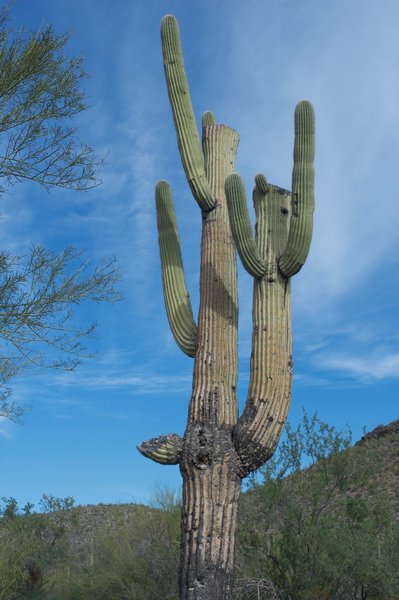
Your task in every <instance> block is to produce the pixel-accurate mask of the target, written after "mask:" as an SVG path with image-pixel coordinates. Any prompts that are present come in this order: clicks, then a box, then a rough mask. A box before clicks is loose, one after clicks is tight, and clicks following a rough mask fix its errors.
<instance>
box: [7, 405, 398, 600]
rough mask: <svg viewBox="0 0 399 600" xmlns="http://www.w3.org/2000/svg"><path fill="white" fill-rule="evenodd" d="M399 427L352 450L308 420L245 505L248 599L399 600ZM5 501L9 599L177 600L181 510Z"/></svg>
mask: <svg viewBox="0 0 399 600" xmlns="http://www.w3.org/2000/svg"><path fill="white" fill-rule="evenodd" d="M398 482H399V422H395V423H393V424H391V425H390V426H387V427H385V428H377V429H376V430H374V432H372V433H371V434H367V436H365V438H364V439H363V440H362V441H361V443H358V444H356V445H355V446H351V438H350V434H349V433H339V432H337V431H336V430H335V429H334V428H333V427H329V426H328V425H326V424H325V423H322V422H320V421H319V420H318V419H317V417H313V418H309V417H307V416H306V415H305V416H304V419H303V421H302V423H301V424H300V426H299V427H298V429H296V430H292V429H290V428H288V429H287V432H286V437H285V441H283V442H282V443H281V444H280V447H279V450H278V452H277V455H276V456H275V458H274V460H272V461H270V462H269V463H267V465H266V466H265V467H264V468H263V469H262V470H261V472H260V475H258V477H257V478H255V477H253V478H252V479H251V480H250V481H248V482H247V488H248V489H247V491H246V493H244V494H243V496H242V500H241V505H240V525H239V532H238V555H237V561H236V562H237V565H236V599H237V600H266V599H268V600H269V599H273V598H275V599H276V600H277V599H279V600H324V599H326V600H327V599H333V600H365V599H366V598H367V599H371V598H374V599H381V600H382V599H386V600H388V599H389V600H394V599H395V598H396V599H399V506H398V491H399V489H398V488H399V484H398ZM33 508H34V507H33V505H31V504H28V505H26V506H25V507H23V508H21V509H19V507H18V505H17V502H16V501H15V500H14V499H13V498H3V499H2V510H1V514H2V518H1V519H0V600H24V599H26V600H28V599H43V600H78V599H82V600H154V599H157V600H177V599H178V595H177V582H176V574H177V570H178V553H179V537H180V535H179V533H180V532H179V529H180V502H179V499H178V498H177V497H176V495H175V494H174V493H172V492H169V491H165V490H164V491H161V492H160V493H158V494H157V497H156V498H155V499H154V505H153V507H147V506H142V505H134V504H133V505H98V506H86V507H83V506H79V507H74V503H73V499H72V498H64V499H59V498H54V497H53V496H46V495H45V496H43V498H42V500H41V502H40V510H41V512H40V513H33V512H32V511H33Z"/></svg>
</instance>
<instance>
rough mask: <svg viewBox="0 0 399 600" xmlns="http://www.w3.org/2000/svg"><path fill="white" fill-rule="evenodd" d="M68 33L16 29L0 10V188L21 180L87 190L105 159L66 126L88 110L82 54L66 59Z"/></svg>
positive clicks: (43, 185) (49, 186)
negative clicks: (99, 156)
mask: <svg viewBox="0 0 399 600" xmlns="http://www.w3.org/2000/svg"><path fill="white" fill-rule="evenodd" d="M68 39H69V35H68V34H64V35H57V34H56V33H55V32H54V30H53V29H52V28H51V27H47V28H45V29H44V30H43V31H38V32H35V33H32V32H28V31H26V30H24V29H22V28H21V29H14V28H13V27H12V25H11V24H10V19H9V7H5V8H4V7H3V8H2V9H1V10H0V179H1V185H0V191H4V190H5V189H7V188H9V187H10V186H12V185H14V184H15V183H18V182H20V181H35V182H36V183H38V184H39V185H41V186H42V187H44V188H45V189H50V188H52V187H54V186H58V187H63V188H70V189H88V188H89V187H92V186H93V185H95V184H96V183H97V179H96V168H97V167H98V166H99V164H101V161H100V160H99V159H98V158H97V157H96V156H95V154H94V152H93V150H92V148H91V147H90V146H88V145H85V144H82V143H81V142H80V141H79V140H78V138H77V134H76V129H75V128H72V127H69V126H67V125H66V124H67V123H68V122H69V121H70V119H71V118H72V117H75V116H76V115H78V114H79V113H80V112H82V111H84V110H85V109H86V108H87V105H86V103H85V101H84V92H83V89H82V81H83V80H84V78H85V77H86V75H85V73H84V71H83V70H82V58H81V57H77V58H73V59H69V58H67V56H66V54H65V47H66V45H67V43H68Z"/></svg>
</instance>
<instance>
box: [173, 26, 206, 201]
mask: <svg viewBox="0 0 399 600" xmlns="http://www.w3.org/2000/svg"><path fill="white" fill-rule="evenodd" d="M161 39H162V50H163V59H164V68H165V77H166V83H167V87H168V93H169V100H170V104H171V107H172V113H173V119H174V122H175V127H176V133H177V139H178V144H179V151H180V156H181V159H182V164H183V168H184V171H185V173H186V177H187V181H188V183H189V185H190V188H191V191H192V193H193V196H194V198H195V199H196V201H197V202H198V204H199V205H200V207H201V208H202V210H204V211H210V210H212V209H213V208H214V207H215V198H214V196H213V194H212V191H211V188H210V187H209V183H208V180H207V178H206V175H205V169H204V159H203V155H202V152H201V146H200V142H199V137H198V131H197V126H196V123H195V116H194V112H193V107H192V103H191V96H190V90H189V87H188V83H187V77H186V71H185V68H184V62H183V54H182V50H181V45H180V35H179V27H178V25H177V21H176V19H175V18H174V17H173V16H172V15H166V17H164V18H163V19H162V23H161Z"/></svg>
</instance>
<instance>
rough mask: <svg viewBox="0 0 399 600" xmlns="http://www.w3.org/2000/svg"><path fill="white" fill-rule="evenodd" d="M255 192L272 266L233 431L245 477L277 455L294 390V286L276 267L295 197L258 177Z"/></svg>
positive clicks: (258, 297) (256, 314)
mask: <svg viewBox="0 0 399 600" xmlns="http://www.w3.org/2000/svg"><path fill="white" fill-rule="evenodd" d="M256 183H257V185H256V188H255V193H254V204H255V212H256V222H257V228H256V244H257V247H258V250H259V253H260V255H261V256H262V257H264V260H265V262H266V264H267V271H266V274H265V276H264V277H262V278H255V279H254V291H253V310H252V316H253V331H252V356H251V369H250V382H249V388H248V395H247V401H246V404H245V407H244V411H243V413H242V415H241V416H240V418H239V420H238V422H237V425H236V426H235V428H234V431H233V439H234V443H235V447H236V450H237V453H238V455H239V457H240V462H241V466H242V471H241V476H242V477H245V476H246V475H248V474H249V473H250V472H251V471H253V470H255V469H257V468H258V467H259V466H260V465H262V464H263V463H264V462H265V461H266V460H267V459H268V458H270V457H271V456H272V454H273V452H274V449H275V446H276V443H277V440H278V438H279V435H280V433H281V429H282V427H283V425H284V422H285V420H286V416H287V412H288V408H289V403H290V391H291V353H292V350H291V347H292V342H291V335H292V333H291V295H290V282H289V280H288V279H287V278H286V277H284V275H283V274H282V273H281V272H280V271H279V269H278V267H277V262H278V257H279V256H281V253H282V251H283V249H284V247H285V245H286V243H287V238H288V225H289V217H290V214H289V213H290V193H289V192H288V191H287V190H284V189H282V188H279V187H277V186H274V185H269V186H268V191H267V194H263V193H262V192H263V190H264V189H265V188H262V187H261V184H262V182H260V181H259V179H258V178H257V181H256Z"/></svg>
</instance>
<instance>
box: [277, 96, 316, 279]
mask: <svg viewBox="0 0 399 600" xmlns="http://www.w3.org/2000/svg"><path fill="white" fill-rule="evenodd" d="M314 135H315V118H314V111H313V107H312V105H311V104H310V102H307V101H303V102H299V104H297V107H296V109H295V142H294V168H293V172H292V215H291V223H290V233H289V237H288V241H287V245H286V247H285V250H284V253H283V254H282V256H281V258H280V260H279V269H280V271H281V272H282V273H283V274H284V275H285V276H286V277H292V276H293V275H295V273H298V271H299V270H300V269H301V267H302V266H303V265H304V263H305V260H306V258H307V256H308V253H309V248H310V242H311V239H312V229H313V211H314V168H313V160H314Z"/></svg>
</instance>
